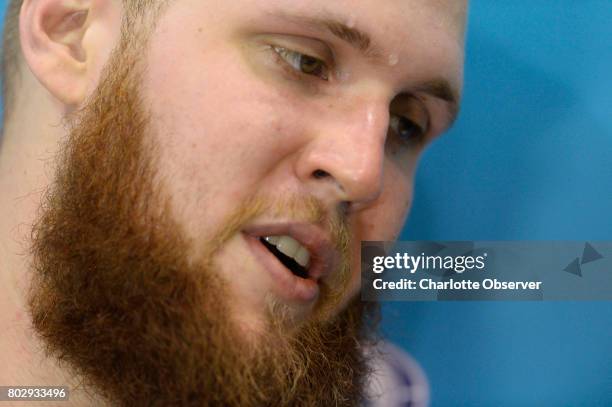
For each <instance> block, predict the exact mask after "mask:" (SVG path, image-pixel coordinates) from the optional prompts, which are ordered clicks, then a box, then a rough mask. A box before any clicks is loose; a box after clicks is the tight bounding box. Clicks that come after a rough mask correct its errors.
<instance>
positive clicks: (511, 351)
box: [0, 0, 612, 406]
mask: <svg viewBox="0 0 612 407" xmlns="http://www.w3.org/2000/svg"><path fill="white" fill-rule="evenodd" d="M5 4H6V1H5V0H0V6H1V7H2V9H4V6H5ZM611 73H612V2H611V1H609V0H601V1H594V0H583V1H575V0H557V1H550V0H520V1H517V0H513V1H490V0H487V1H472V3H471V6H470V23H469V29H468V42H467V60H466V86H465V94H464V100H463V108H462V114H461V117H460V119H459V121H458V122H457V124H456V126H455V127H454V128H453V130H451V131H450V132H449V133H448V134H447V135H446V136H444V137H443V138H441V139H440V140H439V141H437V142H436V143H434V145H433V146H432V147H431V148H430V149H429V151H428V152H427V153H426V154H425V156H424V158H423V161H422V163H421V166H420V169H419V172H418V176H417V185H416V198H415V202H414V207H413V212H412V215H411V217H410V219H409V221H408V224H407V225H406V228H405V230H404V233H403V236H402V237H403V238H404V239H406V240H416V239H431V240H612V165H611V163H610V161H612V120H610V118H611V113H612V80H611V79H610V78H609V76H610V74H611ZM383 311H384V321H383V330H384V331H385V332H386V334H387V336H388V337H389V338H391V339H392V340H394V341H395V342H396V343H398V344H400V345H401V346H403V347H404V348H405V349H407V350H408V351H409V352H411V353H412V354H413V355H414V356H415V357H416V358H417V359H418V360H419V361H420V363H421V364H422V366H423V367H424V369H425V370H426V372H427V374H428V376H429V379H430V382H431V386H432V404H433V405H434V406H454V405H462V406H480V405H486V406H488V405H495V406H528V405H534V406H549V405H551V406H552V405H554V406H584V405H593V406H595V405H599V406H608V405H612V352H611V351H610V345H612V303H491V302H473V303H389V304H385V305H384V306H383Z"/></svg>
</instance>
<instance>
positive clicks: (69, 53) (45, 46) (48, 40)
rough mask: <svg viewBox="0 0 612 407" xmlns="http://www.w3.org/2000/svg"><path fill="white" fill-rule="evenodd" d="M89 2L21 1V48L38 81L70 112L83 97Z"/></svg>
mask: <svg viewBox="0 0 612 407" xmlns="http://www.w3.org/2000/svg"><path fill="white" fill-rule="evenodd" d="M91 3H92V2H91V1H89V0H24V2H23V6H22V8H21V14H20V19H19V24H20V28H19V34H20V40H21V48H22V51H23V55H24V58H25V61H26V63H27V64H28V66H29V68H30V70H31V71H32V73H33V74H34V75H35V76H36V78H37V79H38V81H39V82H40V83H41V84H42V85H43V86H44V87H45V88H46V89H47V90H48V91H49V92H50V93H51V94H52V95H53V96H54V97H55V98H56V99H57V100H58V101H60V102H61V103H62V104H63V105H65V106H66V107H67V108H68V109H71V108H73V107H75V106H77V105H79V104H80V103H81V102H82V101H83V100H84V99H85V97H86V92H87V89H88V84H89V78H88V72H87V67H88V64H87V58H88V51H89V50H88V49H86V47H85V45H84V42H83V38H84V36H85V34H86V32H87V30H88V28H89V24H90V20H89V15H90V12H91V10H90V6H91Z"/></svg>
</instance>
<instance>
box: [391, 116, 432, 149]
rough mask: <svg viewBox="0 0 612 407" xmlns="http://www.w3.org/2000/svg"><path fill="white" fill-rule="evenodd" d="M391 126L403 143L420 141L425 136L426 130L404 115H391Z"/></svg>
mask: <svg viewBox="0 0 612 407" xmlns="http://www.w3.org/2000/svg"><path fill="white" fill-rule="evenodd" d="M389 127H390V128H391V129H392V130H393V132H394V133H395V134H397V136H398V137H399V138H400V140H401V141H402V142H403V143H407V144H411V143H418V142H420V141H421V140H422V139H423V137H424V136H425V131H424V130H423V128H422V127H421V126H419V125H418V124H416V123H415V122H414V121H412V120H410V119H408V118H407V117H404V116H398V115H395V114H394V115H391V118H390V119H389Z"/></svg>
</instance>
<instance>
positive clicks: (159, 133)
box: [26, 0, 465, 405]
mask: <svg viewBox="0 0 612 407" xmlns="http://www.w3.org/2000/svg"><path fill="white" fill-rule="evenodd" d="M45 1H49V2H50V1H51V0H45ZM95 4H96V2H93V3H92V10H91V11H90V13H91V14H92V15H96V13H95V10H94V8H93V7H94V5H95ZM458 4H460V2H456V1H426V0H411V1H405V0H402V1H399V0H398V1H387V2H385V6H384V7H382V6H381V4H380V2H374V1H367V2H348V1H346V2H345V1H338V2H333V4H328V3H327V2H321V3H320V4H315V3H313V2H304V3H302V4H296V2H290V1H261V2H257V3H253V2H244V4H243V3H242V2H231V4H221V3H220V2H202V1H196V0H176V1H173V2H170V4H169V5H168V7H167V8H166V9H165V10H164V12H163V13H162V14H161V15H160V17H159V20H158V21H157V22H156V25H155V26H154V28H153V29H152V30H150V31H149V30H144V31H142V32H141V31H139V30H137V29H134V31H138V32H139V33H142V34H143V36H142V37H140V36H138V37H136V36H135V37H131V38H130V37H129V36H126V37H123V38H124V39H125V38H127V40H126V41H124V42H123V43H122V45H120V48H119V52H117V53H115V54H113V56H111V57H110V59H109V54H110V51H108V52H107V51H105V50H104V48H103V47H102V50H100V51H98V52H93V54H92V55H93V56H92V57H91V61H89V60H87V61H86V64H85V65H86V66H87V68H86V69H87V72H88V75H89V78H90V79H89V80H87V81H80V82H78V83H80V84H81V85H80V87H79V86H76V85H75V87H74V89H85V90H88V91H87V92H85V91H83V92H84V93H83V94H86V95H87V96H88V98H84V99H82V100H81V99H80V98H79V92H77V91H76V90H75V91H73V92H72V93H71V94H66V93H61V92H63V89H65V88H66V87H65V86H63V87H62V86H58V82H57V81H58V79H57V75H56V77H54V76H53V75H49V74H46V73H45V72H48V71H45V70H44V69H42V68H41V67H40V64H38V65H37V63H36V61H37V59H36V58H35V55H33V52H34V51H31V50H30V51H27V50H26V61H27V62H28V63H29V64H30V68H31V69H32V71H33V73H34V74H35V75H36V76H37V78H38V80H39V81H40V82H41V83H42V84H43V85H44V86H45V87H46V88H47V90H48V91H49V92H50V94H52V95H54V96H55V97H56V98H57V100H58V101H60V102H61V103H59V105H61V106H62V109H61V110H62V111H63V112H64V114H65V112H71V113H70V114H68V116H67V118H68V121H69V123H70V124H71V127H70V129H69V131H68V133H67V135H65V136H64V137H62V139H61V141H60V143H59V145H60V146H61V148H60V149H59V151H60V154H59V155H58V156H57V159H56V161H55V163H56V166H57V170H56V171H55V172H54V175H53V176H52V178H51V179H50V180H49V185H48V187H49V192H48V194H47V195H46V196H45V198H44V199H43V206H42V207H41V210H40V211H39V215H38V216H37V217H36V218H35V219H34V225H35V226H34V229H33V235H32V236H33V239H32V242H31V243H32V244H31V247H32V251H31V256H32V258H31V267H30V270H31V271H32V277H33V278H32V281H31V291H30V293H29V311H30V313H31V317H32V320H33V326H34V329H35V331H36V332H37V334H38V335H39V336H40V338H41V340H42V342H43V344H44V346H45V347H46V349H47V351H48V352H49V354H50V355H51V356H52V357H54V358H56V359H57V360H59V361H61V362H65V363H66V364H67V370H68V371H69V372H71V374H74V375H76V376H80V377H82V378H83V380H84V382H85V384H87V385H91V387H92V389H93V391H95V392H99V393H100V394H101V395H102V396H103V397H105V398H106V399H108V400H111V401H114V402H116V403H118V404H124V405H131V404H132V405H133V403H135V402H137V401H136V400H135V399H133V397H134V394H146V396H145V395H143V396H142V397H144V398H140V399H139V401H140V402H142V401H143V400H147V402H146V403H145V404H147V405H148V404H150V405H154V403H158V404H159V405H170V404H172V403H173V402H176V400H180V404H184V405H187V404H190V403H192V404H194V405H203V404H204V405H214V403H219V404H223V405H274V402H275V403H281V404H279V405H289V404H292V405H295V404H302V405H317V404H320V403H323V404H320V405H334V404H338V403H340V404H342V403H344V404H353V403H356V402H357V401H358V400H359V397H360V394H359V393H360V390H359V389H360V388H361V387H362V381H363V377H364V374H365V371H366V368H365V362H364V360H363V355H362V352H361V348H360V347H359V346H358V345H357V344H359V343H362V344H365V343H366V342H365V341H366V339H367V337H368V334H369V332H368V325H367V321H366V320H365V319H366V317H367V315H368V310H367V309H364V307H365V306H364V304H361V303H360V302H359V301H356V300H355V297H356V294H357V292H358V288H359V256H358V254H359V244H360V242H361V241H363V240H392V239H394V238H395V237H396V236H397V234H398V232H399V230H400V228H401V226H402V224H403V221H404V219H405V216H406V214H407V211H408V209H409V207H410V203H411V200H412V183H413V178H414V172H415V168H416V164H417V161H418V157H419V155H420V153H421V152H422V150H423V148H424V147H425V145H426V144H427V143H428V142H430V141H431V140H432V139H433V138H435V137H436V136H438V135H439V134H440V133H442V132H443V131H444V130H445V129H446V128H447V127H448V126H449V125H450V124H451V121H452V118H453V114H454V113H455V111H456V109H457V106H455V105H454V104H453V103H450V102H449V101H448V100H445V99H452V98H455V99H456V98H457V97H458V93H459V90H460V88H461V66H462V47H463V42H462V37H463V24H464V15H463V13H464V7H465V5H458ZM106 11H108V10H106ZM114 11H115V12H114V13H108V14H109V15H119V16H120V15H121V13H119V12H117V10H114ZM91 21H92V23H91V24H92V25H91V27H92V29H91V30H90V31H93V33H88V34H87V35H84V36H83V43H87V44H89V45H88V46H89V47H93V48H92V49H97V48H96V46H97V45H96V44H97V43H103V41H100V40H98V41H96V36H95V35H94V34H95V28H96V27H97V26H96V24H95V21H96V20H95V19H93V17H92V20H91ZM116 26H119V24H116ZM351 29H358V30H360V31H362V32H365V33H368V36H369V37H370V40H369V41H367V42H369V49H368V50H367V52H364V51H365V50H363V49H362V50H359V49H357V48H358V47H356V46H354V45H350V44H348V42H347V39H353V40H354V39H356V38H360V37H359V36H357V35H356V34H355V33H356V32H355V31H351ZM128 32H129V31H128ZM339 36H343V37H345V39H344V40H343V39H340V38H338V37H339ZM117 37H119V35H118V34H117ZM26 41H27V40H26ZM365 43H366V41H364V40H363V38H362V41H361V46H362V48H365V45H366V44H365ZM92 44H93V45H92ZM302 54H303V55H306V56H308V58H307V57H305V56H303V55H302ZM75 55H79V57H80V58H83V55H88V54H87V53H75ZM90 55H91V54H90ZM301 58H303V59H301ZM109 61H110V62H109ZM107 63H108V64H109V65H106V64H107ZM105 65H106V69H105V70H103V69H102V68H103V66H105ZM54 78H55V79H54ZM91 78H94V79H95V81H92V80H91ZM54 80H55V82H54ZM444 84H448V86H446V85H444ZM94 85H95V86H94ZM447 88H449V89H450V91H449V89H447ZM400 95H402V96H400ZM79 100H81V101H80V102H79ZM55 105H56V106H57V105H58V103H55ZM75 106H76V107H78V108H80V109H81V110H80V111H74V108H75ZM400 116H402V117H404V118H403V119H401V121H400ZM417 128H420V129H422V131H419V130H415V129H417ZM400 130H401V131H400ZM399 133H402V134H399ZM421 133H422V134H421ZM276 235H291V236H292V237H294V238H295V239H297V240H299V241H300V242H301V243H302V244H303V245H304V246H306V247H307V248H308V249H310V252H311V258H312V260H311V267H312V270H315V269H317V270H318V271H316V273H317V275H316V276H311V278H310V281H309V282H306V283H305V282H304V281H300V280H301V279H298V278H297V277H295V276H293V275H292V274H291V273H289V272H288V270H286V269H284V268H283V267H282V266H281V265H280V263H278V261H277V260H276V259H275V258H274V257H273V256H271V254H270V253H269V252H268V251H267V249H265V248H264V247H263V246H262V244H261V243H260V241H259V238H260V237H263V236H276ZM312 273H315V271H312ZM108 355H114V359H109V357H108ZM288 378H289V379H288ZM264 384H265V385H264ZM147 389H148V391H147ZM151 389H156V390H155V391H153V390H151ZM212 389H222V390H217V391H213V390H212ZM238 389H239V390H238ZM323 390H326V391H323ZM211 394H212V396H211ZM147 397H149V398H147ZM173 397H174V399H173ZM207 397H213V398H207ZM173 400H174V401H173ZM272 400H275V401H274V402H273V401H272ZM279 400H280V401H279Z"/></svg>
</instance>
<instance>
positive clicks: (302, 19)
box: [273, 12, 459, 128]
mask: <svg viewBox="0 0 612 407" xmlns="http://www.w3.org/2000/svg"><path fill="white" fill-rule="evenodd" d="M273 14H274V15H276V16H277V17H280V18H283V19H286V20H288V21H291V22H293V23H296V24H300V25H305V26H308V27H312V28H313V29H317V30H326V31H328V32H330V33H331V34H332V35H334V36H335V37H336V38H338V39H340V40H342V41H344V42H346V43H347V44H349V45H350V46H352V47H353V48H355V49H357V50H359V51H360V52H361V53H362V54H363V55H364V56H366V57H367V58H369V59H372V60H374V61H375V62H377V63H381V62H382V63H383V64H384V63H385V62H386V61H385V60H384V58H383V57H382V55H383V53H382V51H381V50H380V48H378V47H377V46H376V45H374V43H373V41H372V38H371V37H370V35H369V34H368V33H367V32H365V31H362V30H360V29H359V28H357V27H354V26H349V25H348V24H345V23H343V22H342V21H340V19H339V18H329V17H314V16H308V15H302V14H289V13H286V12H275V13H273ZM412 91H413V92H417V93H424V94H426V95H429V96H431V97H433V98H436V99H440V100H442V101H444V102H446V103H447V107H448V113H449V126H448V127H449V128H450V127H451V126H452V125H453V123H454V122H455V120H456V119H457V116H458V115H459V92H457V91H456V90H455V88H454V87H453V86H452V85H451V84H450V82H449V81H448V80H447V79H445V78H441V77H440V78H435V79H432V80H428V81H425V82H422V83H420V84H417V85H416V86H414V87H412Z"/></svg>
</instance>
